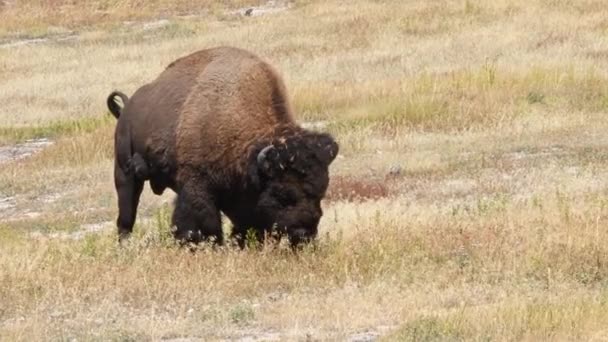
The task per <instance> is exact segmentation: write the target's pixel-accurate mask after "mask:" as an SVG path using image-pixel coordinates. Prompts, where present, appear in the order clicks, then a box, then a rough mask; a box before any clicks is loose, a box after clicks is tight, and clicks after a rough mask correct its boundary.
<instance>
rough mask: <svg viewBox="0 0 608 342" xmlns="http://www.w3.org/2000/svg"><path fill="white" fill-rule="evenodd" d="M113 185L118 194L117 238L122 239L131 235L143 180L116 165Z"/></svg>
mask: <svg viewBox="0 0 608 342" xmlns="http://www.w3.org/2000/svg"><path fill="white" fill-rule="evenodd" d="M114 185H115V187H116V194H117V195H118V219H117V220H116V226H117V227H118V239H119V241H120V242H122V241H124V240H125V239H126V238H128V237H129V236H130V235H131V232H132V231H133V225H134V224H135V217H136V216H137V206H138V204H139V197H140V196H141V191H142V190H143V188H144V182H143V181H142V180H140V179H137V178H136V177H135V176H134V175H133V173H131V172H124V171H123V170H122V169H121V168H120V167H119V166H118V165H115V167H114Z"/></svg>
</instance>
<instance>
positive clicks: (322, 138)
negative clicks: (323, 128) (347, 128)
mask: <svg viewBox="0 0 608 342" xmlns="http://www.w3.org/2000/svg"><path fill="white" fill-rule="evenodd" d="M313 146H314V151H315V154H316V156H317V158H319V160H321V162H323V163H325V165H329V164H331V162H332V161H334V159H335V158H336V156H337V155H338V152H339V150H340V147H339V145H338V143H337V142H336V141H335V140H334V138H333V137H332V136H331V135H329V134H326V133H322V134H318V135H316V136H315V139H314V145H313Z"/></svg>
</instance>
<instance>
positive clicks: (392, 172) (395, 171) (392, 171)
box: [388, 165, 402, 177]
mask: <svg viewBox="0 0 608 342" xmlns="http://www.w3.org/2000/svg"><path fill="white" fill-rule="evenodd" d="M401 170H402V169H401V165H393V166H391V167H390V168H389V169H388V175H389V176H392V177H396V176H399V175H401Z"/></svg>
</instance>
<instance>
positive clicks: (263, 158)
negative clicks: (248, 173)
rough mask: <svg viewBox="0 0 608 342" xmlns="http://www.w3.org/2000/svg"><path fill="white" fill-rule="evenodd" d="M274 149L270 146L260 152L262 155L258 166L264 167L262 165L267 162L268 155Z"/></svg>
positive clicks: (259, 155) (259, 157)
mask: <svg viewBox="0 0 608 342" xmlns="http://www.w3.org/2000/svg"><path fill="white" fill-rule="evenodd" d="M273 148H274V146H273V145H268V146H266V147H264V148H263V149H262V150H261V151H260V153H259V154H258V165H262V163H264V161H265V160H266V154H267V153H268V151H270V150H272V149H273Z"/></svg>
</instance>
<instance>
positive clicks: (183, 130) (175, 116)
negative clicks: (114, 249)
mask: <svg viewBox="0 0 608 342" xmlns="http://www.w3.org/2000/svg"><path fill="white" fill-rule="evenodd" d="M116 97H120V98H121V100H122V102H123V104H124V106H123V107H121V106H119V105H118V103H117V102H116ZM107 105H108V109H109V110H110V112H111V113H112V114H113V115H114V116H115V117H116V118H117V121H118V122H117V125H116V131H115V136H114V139H115V142H114V143H115V166H114V181H115V186H116V192H117V195H118V209H119V214H118V219H117V226H118V235H119V239H120V240H121V241H122V240H123V239H124V238H126V237H128V236H129V235H130V234H131V232H132V230H133V225H134V223H135V218H136V212H137V206H138V203H139V198H140V195H141V192H142V189H143V186H144V182H145V181H149V183H150V186H151V188H152V190H153V192H154V193H155V194H162V193H163V191H164V190H165V189H166V188H170V189H172V190H173V191H175V192H176V193H177V199H176V203H175V210H174V212H173V216H172V224H173V226H174V227H175V231H174V236H175V238H176V239H177V240H179V241H182V242H194V243H198V242H200V241H203V240H207V239H211V240H215V241H216V242H217V243H219V244H223V242H224V239H223V231H222V225H221V216H220V212H223V213H224V214H225V215H226V216H227V217H228V218H229V219H230V220H231V222H232V223H233V231H232V237H233V238H235V239H236V241H237V242H238V244H239V246H241V247H243V246H244V244H245V239H246V234H247V231H248V230H249V229H253V230H254V231H255V233H256V236H257V238H258V240H259V241H263V240H264V238H265V236H267V235H268V234H272V235H274V236H276V237H278V238H280V237H281V236H282V235H285V233H286V234H287V236H288V238H289V241H290V242H291V244H292V245H297V244H298V243H300V242H304V241H309V240H311V239H313V238H314V237H315V236H316V235H317V226H318V224H319V220H320V218H321V216H322V214H323V213H322V211H321V199H322V198H323V197H324V195H325V191H326V189H327V186H328V182H329V171H328V168H329V165H330V164H331V162H332V161H333V160H334V158H335V157H336V155H337V153H338V144H337V143H336V141H335V140H334V139H333V138H332V137H331V136H330V135H329V134H325V133H317V132H313V131H309V130H306V129H304V128H302V127H300V126H298V125H297V124H296V122H295V120H294V116H293V109H292V107H291V105H290V102H289V99H288V96H287V92H286V90H285V86H284V84H283V81H282V79H281V77H280V76H279V74H278V73H277V72H276V71H275V70H274V69H273V68H272V67H271V66H270V65H269V64H268V63H266V62H265V61H263V60H262V59H260V58H259V57H257V56H256V55H254V54H252V53H250V52H247V51H245V50H241V49H237V48H232V47H218V48H211V49H206V50H201V51H198V52H195V53H192V54H190V55H188V56H185V57H182V58H179V59H177V60H176V61H174V62H173V63H171V64H169V66H167V68H166V69H165V70H164V71H163V72H162V73H161V74H160V75H159V76H158V77H157V78H156V79H155V80H154V81H152V82H151V83H148V84H146V85H144V86H142V87H141V88H139V89H138V90H137V91H136V92H135V93H134V94H133V95H132V96H131V98H128V97H127V96H126V95H124V94H123V93H121V92H118V91H115V92H112V93H111V94H110V95H109V96H108V98H107Z"/></svg>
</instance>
